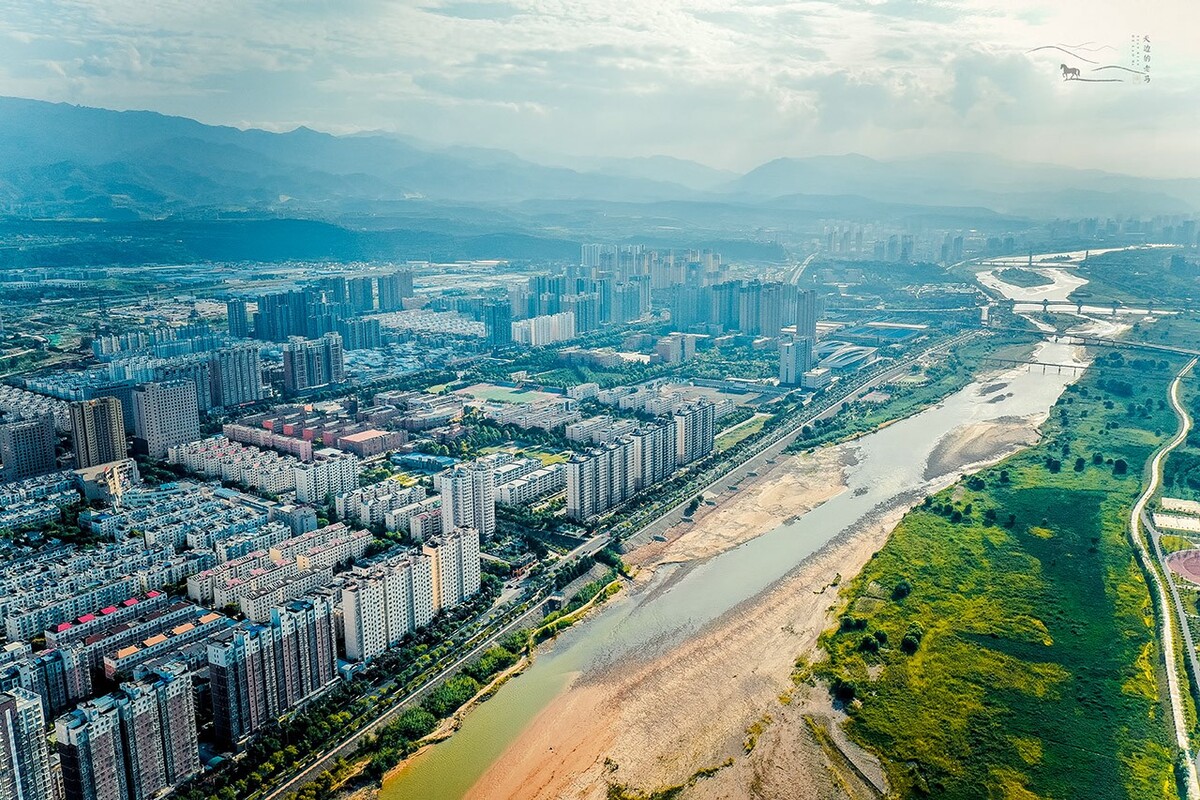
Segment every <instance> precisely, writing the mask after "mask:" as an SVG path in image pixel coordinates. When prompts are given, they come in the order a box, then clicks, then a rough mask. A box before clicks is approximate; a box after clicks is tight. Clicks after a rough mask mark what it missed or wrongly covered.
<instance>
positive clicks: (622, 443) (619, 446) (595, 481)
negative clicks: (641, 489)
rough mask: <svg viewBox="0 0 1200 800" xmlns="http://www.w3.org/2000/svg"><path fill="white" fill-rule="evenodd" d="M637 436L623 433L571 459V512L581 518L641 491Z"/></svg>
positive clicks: (610, 507) (569, 500) (592, 514)
mask: <svg viewBox="0 0 1200 800" xmlns="http://www.w3.org/2000/svg"><path fill="white" fill-rule="evenodd" d="M637 474H638V469H637V464H636V461H635V456H634V443H633V440H632V439H630V438H629V437H627V436H622V437H620V438H618V439H616V440H614V441H612V442H609V443H608V444H604V445H601V446H599V447H594V448H592V449H591V450H588V451H587V452H586V453H580V454H577V455H575V456H572V457H571V460H570V461H568V462H567V516H568V517H569V518H571V519H573V520H577V521H580V522H583V521H586V520H589V519H591V518H593V517H596V516H599V515H600V514H603V513H604V512H606V511H609V510H610V509H613V508H616V507H617V506H619V505H620V504H621V503H624V502H625V501H626V500H628V499H629V498H630V497H632V496H633V493H634V492H635V491H637Z"/></svg>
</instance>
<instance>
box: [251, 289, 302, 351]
mask: <svg viewBox="0 0 1200 800" xmlns="http://www.w3.org/2000/svg"><path fill="white" fill-rule="evenodd" d="M314 299H315V298H314V295H313V293H311V292H306V291H299V292H296V291H291V292H277V293H275V294H265V295H263V296H261V297H259V298H258V311H257V312H256V313H255V314H254V338H256V339H262V340H264V341H268V342H284V341H287V339H288V337H290V336H303V335H304V330H305V322H306V320H307V318H308V307H309V305H310V304H311V303H312V302H313V300H314Z"/></svg>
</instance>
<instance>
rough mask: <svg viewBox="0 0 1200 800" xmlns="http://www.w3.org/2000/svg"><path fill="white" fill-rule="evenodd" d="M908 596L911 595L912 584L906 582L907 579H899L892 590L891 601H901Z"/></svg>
mask: <svg viewBox="0 0 1200 800" xmlns="http://www.w3.org/2000/svg"><path fill="white" fill-rule="evenodd" d="M910 594H912V584H911V583H909V582H908V579H907V578H901V579H900V581H899V583H897V584H896V588H895V589H892V599H893V600H903V599H904V598H906V597H908V596H909V595H910Z"/></svg>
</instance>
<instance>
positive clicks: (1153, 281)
mask: <svg viewBox="0 0 1200 800" xmlns="http://www.w3.org/2000/svg"><path fill="white" fill-rule="evenodd" d="M1078 272H1079V274H1080V276H1081V277H1084V278H1087V279H1088V282H1087V283H1086V284H1085V285H1083V286H1081V287H1079V288H1078V289H1076V290H1075V291H1073V292H1071V294H1070V296H1069V297H1070V299H1071V301H1072V302H1085V303H1095V304H1097V305H1107V304H1109V303H1111V302H1117V303H1121V304H1133V305H1141V304H1144V303H1146V302H1147V301H1153V302H1155V303H1156V304H1157V305H1158V306H1159V307H1160V308H1161V307H1174V308H1180V307H1184V308H1187V307H1194V302H1193V301H1194V300H1195V298H1196V296H1197V291H1196V274H1197V268H1196V266H1195V259H1194V258H1192V259H1190V260H1189V259H1187V258H1185V257H1183V255H1182V248H1167V247H1156V248H1152V249H1146V250H1115V251H1113V252H1109V253H1100V254H1097V255H1090V256H1089V257H1088V258H1087V260H1086V261H1084V262H1083V263H1082V264H1081V265H1080V266H1079V268H1078ZM1131 338H1133V337H1131Z"/></svg>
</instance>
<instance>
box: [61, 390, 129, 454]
mask: <svg viewBox="0 0 1200 800" xmlns="http://www.w3.org/2000/svg"><path fill="white" fill-rule="evenodd" d="M70 411H71V433H72V435H73V436H74V440H75V466H76V468H78V469H84V468H86V467H94V466H96V465H97V464H107V463H109V462H110V461H119V460H120V459H122V458H125V456H126V452H127V448H126V447H125V421H124V417H123V416H122V414H121V401H120V400H118V399H117V398H115V397H99V398H96V399H95V400H80V401H78V402H74V403H71V409H70Z"/></svg>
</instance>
